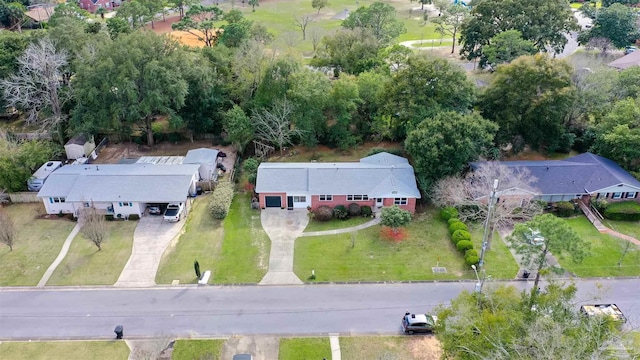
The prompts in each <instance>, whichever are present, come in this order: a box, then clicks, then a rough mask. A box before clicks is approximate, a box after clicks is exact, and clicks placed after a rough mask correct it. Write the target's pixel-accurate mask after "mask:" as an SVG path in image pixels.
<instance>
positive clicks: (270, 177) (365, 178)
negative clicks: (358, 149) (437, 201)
mask: <svg viewBox="0 0 640 360" xmlns="http://www.w3.org/2000/svg"><path fill="white" fill-rule="evenodd" d="M255 191H256V192H257V193H258V194H259V199H260V207H261V208H263V209H264V208H281V209H284V208H287V209H290V210H291V209H295V208H311V209H312V210H315V209H316V208H318V207H319V206H322V205H327V206H330V207H332V208H333V207H335V206H337V205H345V206H348V205H349V204H351V203H356V204H358V205H360V206H365V205H367V206H371V207H372V208H373V209H375V208H380V207H382V206H392V205H398V206H400V207H401V208H403V209H405V210H409V211H411V212H415V208H416V200H417V199H419V198H420V191H419V190H418V186H417V184H416V178H415V174H414V171H413V167H412V166H411V165H410V164H409V161H408V160H407V159H405V158H403V157H400V156H396V155H392V154H389V153H386V152H381V153H378V154H375V155H371V156H367V157H365V158H362V159H360V161H359V162H336V163H322V162H309V163H280V162H263V163H262V164H260V166H259V167H258V176H257V180H256V189H255Z"/></svg>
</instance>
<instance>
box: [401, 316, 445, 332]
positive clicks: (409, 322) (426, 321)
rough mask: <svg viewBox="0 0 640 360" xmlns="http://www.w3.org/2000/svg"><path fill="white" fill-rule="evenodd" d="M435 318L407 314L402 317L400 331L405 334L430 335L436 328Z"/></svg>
mask: <svg viewBox="0 0 640 360" xmlns="http://www.w3.org/2000/svg"><path fill="white" fill-rule="evenodd" d="M436 320H437V318H436V317H435V316H432V315H427V314H411V313H409V312H407V313H406V314H404V316H403V317H402V330H403V331H404V333H405V334H409V335H411V334H413V333H431V332H433V329H434V327H435V326H436Z"/></svg>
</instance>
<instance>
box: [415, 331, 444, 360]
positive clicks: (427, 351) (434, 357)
mask: <svg viewBox="0 0 640 360" xmlns="http://www.w3.org/2000/svg"><path fill="white" fill-rule="evenodd" d="M409 352H410V353H411V356H412V359H415V360H438V359H440V357H441V356H442V348H441V347H440V342H439V341H438V340H437V339H436V337H435V336H433V335H432V336H419V337H415V338H413V339H412V340H411V342H410V343H409Z"/></svg>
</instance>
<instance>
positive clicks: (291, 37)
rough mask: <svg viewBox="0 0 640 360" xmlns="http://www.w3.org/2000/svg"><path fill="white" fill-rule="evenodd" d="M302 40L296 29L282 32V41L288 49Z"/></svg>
mask: <svg viewBox="0 0 640 360" xmlns="http://www.w3.org/2000/svg"><path fill="white" fill-rule="evenodd" d="M299 42H300V38H298V33H297V32H295V31H285V32H283V33H282V34H280V43H281V44H283V45H284V46H286V47H287V49H291V48H292V47H295V46H296V45H298V43H299Z"/></svg>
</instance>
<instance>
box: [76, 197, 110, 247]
mask: <svg viewBox="0 0 640 360" xmlns="http://www.w3.org/2000/svg"><path fill="white" fill-rule="evenodd" d="M78 223H79V224H80V232H81V233H82V235H84V237H86V238H87V239H88V240H89V241H91V242H92V243H93V244H94V245H95V246H96V247H97V248H98V251H100V250H102V243H103V242H104V241H105V239H106V238H107V222H106V219H105V217H104V214H103V213H102V212H101V211H99V210H98V209H96V208H95V207H93V206H91V207H88V208H84V209H82V210H80V211H79V213H78Z"/></svg>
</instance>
